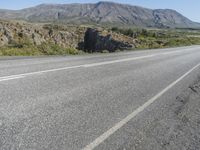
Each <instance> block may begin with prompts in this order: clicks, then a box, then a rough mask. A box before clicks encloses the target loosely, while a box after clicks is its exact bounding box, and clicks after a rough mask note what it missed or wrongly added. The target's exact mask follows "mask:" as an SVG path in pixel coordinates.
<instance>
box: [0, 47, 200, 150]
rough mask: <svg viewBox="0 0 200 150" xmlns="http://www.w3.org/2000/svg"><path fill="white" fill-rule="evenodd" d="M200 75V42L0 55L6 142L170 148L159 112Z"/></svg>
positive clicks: (14, 145) (16, 149)
mask: <svg viewBox="0 0 200 150" xmlns="http://www.w3.org/2000/svg"><path fill="white" fill-rule="evenodd" d="M199 75H200V46H191V47H181V48H172V49H158V50H151V51H148V50H146V51H137V52H120V53H113V54H94V55H84V56H66V57H32V58H31V57H20V58H19V57H4V58H0V149H1V150H77V149H85V150H90V149H99V150H103V149H105V150H108V149H114V150H115V149H120V150H121V149H122V150H125V149H163V148H165V149H170V148H169V147H168V146H167V144H166V143H164V142H163V139H161V138H159V137H161V135H165V134H167V132H166V133H165V132H163V133H162V131H164V129H163V130H158V124H162V121H160V120H159V119H161V118H164V117H166V112H167V110H168V109H169V107H168V106H172V105H171V104H172V102H173V100H174V99H176V98H177V96H178V95H180V94H181V93H182V92H183V91H184V90H186V89H187V88H188V86H189V85H191V84H192V83H193V82H195V81H196V80H197V78H198V76H199ZM166 122H167V124H168V123H169V124H170V120H169V121H165V123H166ZM153 131H154V132H153ZM158 131H159V132H158ZM170 131H171V130H170ZM172 142H173V141H172ZM179 144H180V145H178V144H176V145H173V146H174V147H173V148H174V149H179V148H180V147H178V146H182V145H183V143H179ZM189 144H190V143H189ZM168 145H170V144H169V143H168ZM171 145H172V144H171ZM176 146H177V147H176Z"/></svg>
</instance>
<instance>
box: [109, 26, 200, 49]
mask: <svg viewBox="0 0 200 150" xmlns="http://www.w3.org/2000/svg"><path fill="white" fill-rule="evenodd" d="M111 30H112V31H113V32H116V33H120V34H123V35H126V36H130V37H133V38H135V39H136V41H137V42H136V48H137V49H152V48H166V47H177V46H189V45H198V44H200V31H199V30H191V29H165V30H164V29H163V30H161V29H154V30H153V29H151V30H150V29H131V28H129V29H121V28H117V27H114V28H111ZM197 35H199V37H198V36H197Z"/></svg>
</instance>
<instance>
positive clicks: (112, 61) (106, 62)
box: [82, 55, 156, 68]
mask: <svg viewBox="0 0 200 150" xmlns="http://www.w3.org/2000/svg"><path fill="white" fill-rule="evenodd" d="M154 56H156V55H147V56H140V57H133V58H125V59H118V60H111V61H105V62H99V63H94V64H85V65H82V66H83V67H86V68H87V67H95V66H101V65H108V64H114V63H119V62H125V61H132V60H138V59H144V58H150V57H154Z"/></svg>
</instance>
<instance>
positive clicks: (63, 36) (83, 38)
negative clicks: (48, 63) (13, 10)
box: [0, 21, 135, 52]
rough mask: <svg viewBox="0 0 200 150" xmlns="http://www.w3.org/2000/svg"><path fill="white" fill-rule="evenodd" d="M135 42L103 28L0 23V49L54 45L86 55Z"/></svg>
mask: <svg viewBox="0 0 200 150" xmlns="http://www.w3.org/2000/svg"><path fill="white" fill-rule="evenodd" d="M134 43H135V41H134V39H133V38H131V37H127V36H125V35H122V34H117V33H114V32H111V31H107V30H105V29H103V28H99V29H92V28H89V29H88V27H84V26H65V25H53V24H33V23H26V22H13V21H12V22H11V21H9V22H8V21H0V47H6V46H8V47H17V48H23V47H25V46H26V47H27V48H29V47H31V46H32V47H34V46H40V45H55V46H59V47H60V48H73V49H80V50H84V51H86V52H102V51H103V50H108V51H110V52H114V51H116V50H121V49H123V50H124V49H128V48H131V47H134ZM43 49H44V50H45V48H43Z"/></svg>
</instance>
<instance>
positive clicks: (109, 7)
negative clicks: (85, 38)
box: [0, 2, 200, 28]
mask: <svg viewBox="0 0 200 150" xmlns="http://www.w3.org/2000/svg"><path fill="white" fill-rule="evenodd" d="M0 18H1V19H17V20H19V19H21V20H26V21H31V22H57V23H70V24H101V25H123V26H139V27H156V28H174V27H179V28H197V27H200V24H199V23H195V22H193V21H191V20H189V19H188V18H186V17H184V16H183V15H181V14H180V13H178V12H176V11H175V10H170V9H156V10H152V9H147V8H143V7H138V6H132V5H125V4H118V3H113V2H99V3H96V4H42V5H39V6H36V7H32V8H27V9H22V10H17V11H13V10H0Z"/></svg>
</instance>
